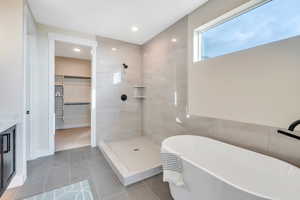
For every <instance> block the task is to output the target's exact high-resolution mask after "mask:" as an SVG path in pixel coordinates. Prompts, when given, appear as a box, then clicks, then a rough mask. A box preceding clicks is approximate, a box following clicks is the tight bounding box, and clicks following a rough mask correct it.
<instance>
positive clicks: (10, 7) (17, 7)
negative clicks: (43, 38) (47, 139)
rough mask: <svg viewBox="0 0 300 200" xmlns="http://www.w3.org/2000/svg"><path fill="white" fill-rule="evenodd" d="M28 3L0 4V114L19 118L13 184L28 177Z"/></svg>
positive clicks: (20, 0)
mask: <svg viewBox="0 0 300 200" xmlns="http://www.w3.org/2000/svg"><path fill="white" fill-rule="evenodd" d="M24 6H25V5H24V2H23V0H3V1H1V3H0V44H1V49H0V94H1V98H0V117H1V119H2V118H3V119H10V118H16V119H17V121H18V127H17V133H16V134H17V135H16V137H17V141H16V142H17V144H16V146H17V169H16V170H17V174H16V178H19V180H16V181H17V182H16V183H13V184H22V181H23V178H25V177H24V176H26V163H24V161H25V156H26V155H25V152H24V151H25V150H24V149H26V148H25V147H24V145H25V144H26V143H25V142H24V140H25V135H24V129H23V128H24V124H23V117H24V101H25V99H24V73H25V71H24V55H23V48H24ZM16 178H15V179H16ZM13 181H14V180H13Z"/></svg>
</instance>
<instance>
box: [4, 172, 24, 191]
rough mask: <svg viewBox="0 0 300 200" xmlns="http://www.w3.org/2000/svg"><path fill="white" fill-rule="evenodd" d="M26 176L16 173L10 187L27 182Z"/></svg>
mask: <svg viewBox="0 0 300 200" xmlns="http://www.w3.org/2000/svg"><path fill="white" fill-rule="evenodd" d="M25 180H26V176H25V175H23V174H19V175H15V177H14V178H13V179H12V180H11V182H10V184H9V186H8V189H11V188H15V187H20V186H22V185H23V184H24V183H25Z"/></svg>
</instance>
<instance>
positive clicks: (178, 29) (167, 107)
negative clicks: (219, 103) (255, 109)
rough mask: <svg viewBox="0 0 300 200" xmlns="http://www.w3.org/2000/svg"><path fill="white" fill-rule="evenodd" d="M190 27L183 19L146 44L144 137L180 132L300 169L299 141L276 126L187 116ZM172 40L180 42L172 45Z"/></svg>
mask: <svg viewBox="0 0 300 200" xmlns="http://www.w3.org/2000/svg"><path fill="white" fill-rule="evenodd" d="M187 26H188V17H185V18H183V19H182V20H180V21H178V22H177V23H176V24H174V25H173V26H171V27H170V28H168V29H167V30H165V31H164V32H162V33H160V34H159V35H157V36H156V37H154V38H153V39H152V40H150V41H149V42H147V43H146V44H145V45H143V70H144V83H145V86H146V96H147V99H146V101H145V102H144V103H143V133H144V134H145V135H147V136H149V137H151V138H152V139H153V140H155V141H156V142H158V143H160V142H161V141H162V140H163V139H165V138H167V137H169V136H173V135H178V134H193V135H201V136H207V137H210V138H214V139H216V140H220V141H223V142H226V143H230V144H233V145H237V146H240V147H243V148H247V149H250V150H253V151H256V152H260V153H264V154H267V155H270V156H273V157H276V158H279V159H282V160H285V161H288V162H290V163H292V164H295V165H297V166H300V154H299V150H300V142H299V141H297V140H295V139H290V138H288V137H286V136H282V135H278V134H277V128H274V127H267V126H261V125H255V124H247V123H241V122H236V121H228V120H222V119H213V118H207V117H200V116H188V117H189V118H187V116H186V105H187V78H188V77H187V70H188V67H187V44H188V41H187V40H188V33H187V29H188V28H187ZM173 38H176V40H177V41H176V42H172V39H173ZM199 92H201V91H199ZM224 106H225V105H224ZM176 121H177V122H176ZM178 122H179V123H178ZM180 122H182V123H180Z"/></svg>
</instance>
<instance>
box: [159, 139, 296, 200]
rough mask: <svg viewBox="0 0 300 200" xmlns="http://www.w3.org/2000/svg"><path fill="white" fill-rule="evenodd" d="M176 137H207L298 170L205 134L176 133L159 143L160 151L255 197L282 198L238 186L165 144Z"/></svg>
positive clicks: (215, 141) (284, 162) (290, 165)
mask: <svg viewBox="0 0 300 200" xmlns="http://www.w3.org/2000/svg"><path fill="white" fill-rule="evenodd" d="M178 137H199V138H205V139H207V140H209V141H211V142H214V143H218V144H221V145H225V146H229V147H231V148H235V149H240V150H242V151H244V152H251V153H253V154H257V155H258V156H260V157H262V158H267V159H273V160H275V161H276V162H280V163H281V164H284V165H286V166H289V167H291V168H292V169H293V168H295V169H296V170H298V171H300V169H299V168H298V167H297V166H295V165H292V164H290V163H288V162H286V161H283V160H280V159H278V158H274V157H272V156H268V155H265V154H262V153H258V152H255V151H252V150H249V149H246V148H243V147H239V146H236V145H232V144H228V143H225V142H222V141H219V140H216V139H212V138H209V137H206V136H198V135H176V136H171V137H168V138H166V139H165V140H163V142H162V145H161V152H163V153H165V152H166V151H167V152H170V153H174V154H176V155H177V156H179V157H180V158H181V159H182V160H184V161H186V162H188V163H189V164H191V165H192V166H194V167H196V168H199V169H201V170H203V171H204V172H207V173H208V174H210V175H212V176H213V177H215V178H217V179H219V180H220V181H222V182H224V183H226V184H228V185H230V186H232V187H234V188H236V189H239V190H241V191H244V192H247V193H249V194H251V195H255V196H257V197H261V198H265V199H270V200H282V199H280V197H274V196H266V195H265V194H260V193H258V192H255V191H252V190H249V189H246V188H244V187H242V186H239V185H237V184H234V183H232V181H230V180H227V179H226V178H224V177H222V176H219V175H217V174H215V173H214V172H211V170H209V169H207V168H205V167H203V166H201V165H200V164H198V163H197V162H194V161H192V160H191V159H189V158H187V157H186V156H184V155H183V154H181V153H179V152H177V151H175V150H173V149H172V148H171V147H169V146H168V145H166V143H168V142H170V140H172V139H174V138H178Z"/></svg>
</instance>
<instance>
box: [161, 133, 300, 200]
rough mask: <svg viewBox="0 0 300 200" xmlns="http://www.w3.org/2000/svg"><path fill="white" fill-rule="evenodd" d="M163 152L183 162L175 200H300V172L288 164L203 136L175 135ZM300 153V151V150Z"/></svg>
mask: <svg viewBox="0 0 300 200" xmlns="http://www.w3.org/2000/svg"><path fill="white" fill-rule="evenodd" d="M161 151H162V152H169V153H174V154H176V155H178V156H180V157H181V159H182V160H183V176H184V181H185V183H186V185H185V186H183V187H177V186H175V185H173V184H170V189H171V193H172V196H173V198H174V199H175V200H261V199H272V200H300V170H299V168H297V167H294V166H292V165H290V164H288V163H286V162H283V161H280V160H278V159H275V158H272V157H268V156H265V155H262V154H259V153H255V152H253V151H249V150H245V149H242V148H239V147H235V146H232V145H229V144H225V143H222V142H219V141H216V140H212V139H209V138H206V137H201V136H188V135H184V136H174V137H170V138H168V139H166V140H165V141H163V143H162V147H161ZM299 153H300V149H299Z"/></svg>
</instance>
